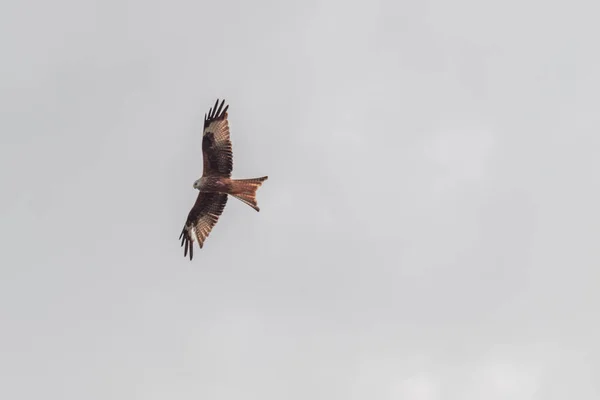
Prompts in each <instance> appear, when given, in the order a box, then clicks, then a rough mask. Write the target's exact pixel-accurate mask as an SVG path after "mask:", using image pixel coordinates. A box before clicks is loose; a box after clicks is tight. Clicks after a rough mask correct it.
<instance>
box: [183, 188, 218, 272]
mask: <svg viewBox="0 0 600 400" xmlns="http://www.w3.org/2000/svg"><path fill="white" fill-rule="evenodd" d="M226 204H227V194H225V193H212V192H200V193H198V198H197V199H196V203H194V206H193V207H192V209H191V210H190V213H189V214H188V218H187V221H186V222H185V226H184V227H183V230H182V231H181V235H179V238H180V239H181V246H182V247H183V256H184V257H186V256H187V254H188V253H189V254H190V261H191V260H192V258H193V257H194V241H197V242H198V246H199V247H200V248H202V246H203V245H204V241H205V240H206V238H207V237H208V235H210V232H211V231H212V229H213V227H214V226H215V224H216V223H217V222H218V221H219V217H220V216H221V214H222V213H223V210H224V209H225V205H226Z"/></svg>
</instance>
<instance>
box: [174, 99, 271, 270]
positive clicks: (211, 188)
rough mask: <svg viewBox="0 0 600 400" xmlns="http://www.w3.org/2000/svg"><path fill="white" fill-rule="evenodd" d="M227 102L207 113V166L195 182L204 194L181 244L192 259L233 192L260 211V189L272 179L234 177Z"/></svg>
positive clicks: (204, 150) (204, 136) (204, 137)
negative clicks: (258, 199) (195, 250)
mask: <svg viewBox="0 0 600 400" xmlns="http://www.w3.org/2000/svg"><path fill="white" fill-rule="evenodd" d="M224 105H225V100H223V101H222V102H221V104H220V105H219V99H217V102H216V103H215V105H214V107H212V108H211V109H210V110H209V112H208V115H207V114H205V115H204V132H203V134H202V153H203V156H204V169H203V171H202V176H201V177H200V179H198V180H196V181H195V182H194V189H198V190H199V191H200V193H198V198H197V199H196V203H195V204H194V206H193V207H192V209H191V211H190V213H189V214H188V217H187V221H186V222H185V226H184V227H183V230H182V231H181V235H179V239H181V246H184V252H183V256H184V257H186V256H187V254H188V253H189V254H190V261H191V260H192V258H193V257H194V241H197V242H198V246H200V248H202V246H203V245H204V241H205V240H206V238H207V237H208V235H209V234H210V231H211V230H212V228H213V226H215V224H216V223H217V221H218V220H219V216H220V215H221V213H222V212H223V209H224V208H225V204H226V203H227V196H228V195H231V196H233V197H235V198H237V199H239V200H241V201H243V202H244V203H246V204H248V205H249V206H250V207H252V208H254V209H255V210H256V211H260V209H259V208H258V203H257V202H256V191H257V190H258V188H259V187H260V186H261V185H262V184H263V182H264V181H266V180H267V178H268V177H267V176H263V177H261V178H253V179H231V170H232V169H233V154H232V151H231V139H230V138H229V123H228V121H227V110H228V109H229V105H228V106H226V107H225V108H223V106H224ZM217 107H218V108H217Z"/></svg>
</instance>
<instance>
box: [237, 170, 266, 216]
mask: <svg viewBox="0 0 600 400" xmlns="http://www.w3.org/2000/svg"><path fill="white" fill-rule="evenodd" d="M268 178H269V177H268V176H263V177H260V178H251V179H232V180H231V184H232V185H231V192H230V193H229V194H230V195H232V196H233V197H235V198H237V199H238V200H241V201H243V202H244V203H246V204H248V205H249V206H250V207H252V208H254V209H255V210H256V211H260V208H259V207H258V203H257V202H256V191H257V190H258V188H259V187H260V186H261V185H262V184H263V182H264V181H266V180H267V179H268Z"/></svg>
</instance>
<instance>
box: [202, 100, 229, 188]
mask: <svg viewBox="0 0 600 400" xmlns="http://www.w3.org/2000/svg"><path fill="white" fill-rule="evenodd" d="M224 105H225V100H223V101H221V104H220V105H219V99H217V102H216V103H215V105H214V107H212V108H211V109H210V110H209V111H208V114H205V115H204V132H203V134H202V153H203V156H204V170H203V172H202V176H222V177H226V178H229V177H231V170H232V169H233V154H232V149H231V139H230V138H229V122H228V121H227V109H229V105H227V106H226V107H225V108H223V106H224ZM217 106H218V108H217Z"/></svg>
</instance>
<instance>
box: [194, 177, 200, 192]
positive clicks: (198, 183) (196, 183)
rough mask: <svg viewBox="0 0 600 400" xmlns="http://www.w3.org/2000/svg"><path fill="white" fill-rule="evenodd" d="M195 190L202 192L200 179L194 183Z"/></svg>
mask: <svg viewBox="0 0 600 400" xmlns="http://www.w3.org/2000/svg"><path fill="white" fill-rule="evenodd" d="M194 189H198V190H200V179H196V180H195V181H194Z"/></svg>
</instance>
